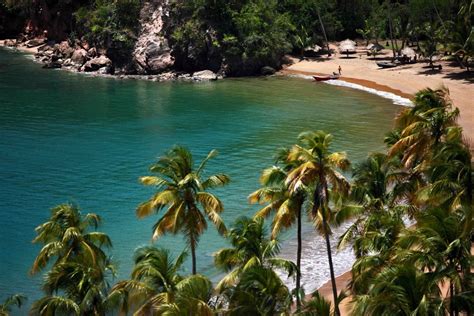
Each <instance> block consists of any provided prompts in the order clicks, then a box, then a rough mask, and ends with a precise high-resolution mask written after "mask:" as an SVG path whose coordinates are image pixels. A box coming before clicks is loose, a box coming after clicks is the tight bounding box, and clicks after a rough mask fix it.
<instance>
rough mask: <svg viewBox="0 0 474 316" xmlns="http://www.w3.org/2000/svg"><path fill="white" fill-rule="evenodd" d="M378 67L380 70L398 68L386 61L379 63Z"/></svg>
mask: <svg viewBox="0 0 474 316" xmlns="http://www.w3.org/2000/svg"><path fill="white" fill-rule="evenodd" d="M377 66H379V67H380V68H393V67H397V66H398V64H396V63H391V62H386V61H381V62H378V63H377Z"/></svg>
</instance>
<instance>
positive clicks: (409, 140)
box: [389, 89, 460, 167]
mask: <svg viewBox="0 0 474 316" xmlns="http://www.w3.org/2000/svg"><path fill="white" fill-rule="evenodd" d="M414 104H415V106H414V107H413V108H410V109H405V110H404V111H402V112H401V113H400V115H399V116H398V117H397V121H396V123H397V130H398V131H400V139H399V140H398V141H396V142H395V143H394V144H393V145H392V146H391V148H390V150H389V156H395V155H397V154H400V155H401V160H402V162H403V163H404V164H405V166H406V167H414V166H416V165H418V164H420V163H421V162H423V161H424V162H429V160H430V158H431V154H432V152H434V151H435V149H436V147H437V146H438V145H439V144H440V142H441V140H442V139H443V138H446V137H448V136H450V135H453V134H454V135H458V134H459V133H460V130H459V127H457V126H456V124H455V122H456V119H457V117H458V116H459V110H458V109H457V108H456V109H454V110H452V104H451V101H450V99H449V92H448V91H447V90H446V89H438V90H432V89H424V90H421V91H419V92H418V93H417V94H416V95H415V100H414Z"/></svg>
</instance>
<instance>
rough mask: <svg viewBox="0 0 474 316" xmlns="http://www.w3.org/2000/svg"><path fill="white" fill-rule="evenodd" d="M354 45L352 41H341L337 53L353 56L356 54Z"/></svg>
mask: <svg viewBox="0 0 474 316" xmlns="http://www.w3.org/2000/svg"><path fill="white" fill-rule="evenodd" d="M355 47H356V43H355V42H354V41H351V40H350V39H346V40H345V41H342V42H340V43H339V52H340V53H341V54H347V55H348V56H349V54H355V52H356V48H355Z"/></svg>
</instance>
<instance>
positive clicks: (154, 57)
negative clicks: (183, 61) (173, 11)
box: [132, 0, 174, 74]
mask: <svg viewBox="0 0 474 316" xmlns="http://www.w3.org/2000/svg"><path fill="white" fill-rule="evenodd" d="M167 3H168V0H150V1H145V3H144V4H143V7H142V10H141V12H140V23H141V30H140V34H139V36H138V40H137V42H136V45H135V49H134V51H133V56H132V60H133V65H134V68H135V70H136V72H137V73H138V74H157V73H161V72H164V71H166V70H168V69H170V68H171V67H173V65H174V59H173V57H172V56H171V49H170V47H169V45H168V41H167V40H166V39H165V38H164V37H163V35H162V30H163V16H164V15H165V14H166V5H167Z"/></svg>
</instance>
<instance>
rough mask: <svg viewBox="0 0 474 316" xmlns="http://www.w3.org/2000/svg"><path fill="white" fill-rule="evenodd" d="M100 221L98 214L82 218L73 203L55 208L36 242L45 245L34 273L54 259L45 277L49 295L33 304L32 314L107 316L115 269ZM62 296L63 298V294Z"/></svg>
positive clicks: (44, 286) (38, 231)
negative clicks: (107, 303) (106, 301)
mask: <svg viewBox="0 0 474 316" xmlns="http://www.w3.org/2000/svg"><path fill="white" fill-rule="evenodd" d="M100 222H101V219H100V217H99V216H97V215H96V214H87V215H85V216H82V214H81V212H80V210H79V209H78V208H77V207H76V206H74V205H71V204H61V205H59V206H57V207H55V208H53V209H52V214H51V217H50V219H49V220H48V221H47V222H46V223H44V224H42V225H40V226H38V227H37V228H36V232H37V237H36V238H35V239H34V240H33V242H34V243H39V242H41V243H43V244H44V246H43V248H42V249H41V251H40V253H39V254H38V256H37V257H36V259H35V261H34V264H33V268H32V269H31V272H32V273H37V272H38V271H40V270H41V269H43V268H44V267H45V266H46V265H47V264H48V263H49V262H50V261H51V259H55V260H54V262H53V264H52V266H51V270H50V271H48V272H47V273H46V274H45V277H44V281H43V290H44V292H45V293H46V296H45V297H43V298H41V299H40V300H38V301H36V302H34V303H33V305H32V308H31V314H33V315H51V314H61V313H65V314H74V315H79V314H90V315H102V314H104V313H105V298H106V292H107V290H108V283H107V276H108V275H109V274H112V275H113V274H114V273H115V270H114V266H113V264H112V263H111V262H110V259H109V257H108V256H107V255H106V253H105V252H104V250H103V249H102V247H103V246H107V247H111V246H112V243H111V241H110V239H109V237H108V236H107V235H106V234H104V233H100V232H95V231H89V230H90V228H91V227H93V228H97V227H98V226H99V224H100ZM60 294H61V295H60Z"/></svg>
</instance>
